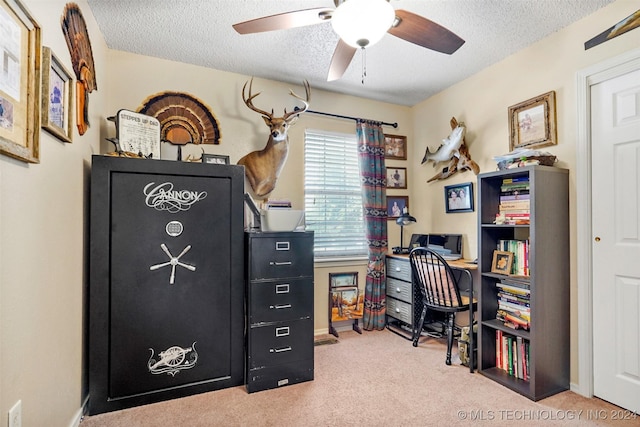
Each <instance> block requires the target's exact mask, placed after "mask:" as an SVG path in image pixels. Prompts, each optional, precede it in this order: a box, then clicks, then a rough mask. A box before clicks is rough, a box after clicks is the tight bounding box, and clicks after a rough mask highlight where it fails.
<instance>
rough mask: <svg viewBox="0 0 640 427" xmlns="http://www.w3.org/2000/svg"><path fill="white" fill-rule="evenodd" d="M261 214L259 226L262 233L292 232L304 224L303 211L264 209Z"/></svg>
mask: <svg viewBox="0 0 640 427" xmlns="http://www.w3.org/2000/svg"><path fill="white" fill-rule="evenodd" d="M261 213H262V215H261V219H260V224H261V226H262V231H264V232H268V231H294V230H295V229H296V228H297V227H298V226H300V225H303V222H304V211H301V210H296V209H266V210H263V211H262V212H261ZM303 228H304V227H303Z"/></svg>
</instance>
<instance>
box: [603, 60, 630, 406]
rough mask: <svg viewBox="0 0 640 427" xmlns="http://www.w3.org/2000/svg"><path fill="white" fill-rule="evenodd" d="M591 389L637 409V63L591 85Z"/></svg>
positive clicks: (605, 397)
mask: <svg viewBox="0 0 640 427" xmlns="http://www.w3.org/2000/svg"><path fill="white" fill-rule="evenodd" d="M591 135H592V142H591V150H592V156H591V159H592V165H591V169H592V172H591V173H592V186H591V188H592V194H591V197H592V199H591V200H592V205H593V206H592V221H593V223H592V230H593V236H592V253H593V266H592V268H593V391H594V395H596V396H598V397H600V398H602V399H604V400H607V401H609V402H612V403H614V404H616V405H618V406H621V407H623V408H625V409H628V410H631V411H634V412H640V212H639V211H640V70H636V71H633V72H629V73H627V74H623V75H621V76H618V77H615V78H611V79H610V80H606V81H603V82H601V83H598V84H595V85H593V86H592V87H591Z"/></svg>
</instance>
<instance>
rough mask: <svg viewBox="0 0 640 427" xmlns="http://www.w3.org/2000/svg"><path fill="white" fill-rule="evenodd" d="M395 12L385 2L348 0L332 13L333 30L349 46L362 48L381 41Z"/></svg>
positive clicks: (383, 0) (382, 0)
mask: <svg viewBox="0 0 640 427" xmlns="http://www.w3.org/2000/svg"><path fill="white" fill-rule="evenodd" d="M394 19H395V12H394V10H393V6H391V5H390V4H389V2H388V1H387V0H348V1H345V2H344V3H341V4H340V6H338V7H337V8H336V10H335V11H334V12H333V16H332V18H331V25H332V26H333V30H334V31H335V32H336V33H337V34H338V35H339V36H340V38H341V39H342V40H343V41H344V42H345V43H347V44H348V45H349V46H352V47H355V48H364V47H369V46H373V45H374V44H376V43H377V42H379V41H380V39H382V37H383V36H384V35H385V34H386V32H387V30H388V29H389V28H390V27H391V25H392V24H393V21H394Z"/></svg>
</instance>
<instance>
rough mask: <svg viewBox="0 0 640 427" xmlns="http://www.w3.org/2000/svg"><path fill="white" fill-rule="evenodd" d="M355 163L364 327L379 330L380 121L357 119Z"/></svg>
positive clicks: (382, 252) (383, 199) (383, 224)
mask: <svg viewBox="0 0 640 427" xmlns="http://www.w3.org/2000/svg"><path fill="white" fill-rule="evenodd" d="M356 132H357V135H358V163H359V165H360V179H361V181H362V198H363V200H362V203H363V209H364V220H365V230H366V235H367V236H366V237H367V243H368V245H369V262H368V266H367V281H366V285H365V293H364V316H363V323H364V324H363V327H364V329H365V330H367V331H371V330H376V329H377V330H382V329H384V327H385V314H386V301H385V295H386V277H385V265H384V263H385V256H386V253H387V190H386V187H387V182H386V181H387V171H386V168H385V165H384V133H383V132H382V125H381V123H376V122H368V121H364V120H358V124H357V129H356Z"/></svg>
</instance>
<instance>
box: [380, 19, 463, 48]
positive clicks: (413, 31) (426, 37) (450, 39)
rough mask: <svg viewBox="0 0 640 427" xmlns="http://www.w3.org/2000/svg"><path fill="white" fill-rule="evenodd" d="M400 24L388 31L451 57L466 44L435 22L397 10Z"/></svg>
mask: <svg viewBox="0 0 640 427" xmlns="http://www.w3.org/2000/svg"><path fill="white" fill-rule="evenodd" d="M396 18H397V19H400V23H399V24H398V25H397V26H395V27H391V28H390V29H389V31H388V33H389V34H392V35H394V36H396V37H399V38H401V39H403V40H406V41H408V42H411V43H414V44H417V45H418V46H422V47H426V48H427V49H431V50H435V51H438V52H442V53H447V54H449V55H451V54H452V53H453V52H455V51H456V50H458V49H459V48H460V46H462V45H463V44H464V40H462V39H461V38H460V37H458V36H457V35H455V34H454V33H452V32H451V31H449V30H447V29H446V28H444V27H443V26H441V25H439V24H436V23H435V22H433V21H430V20H428V19H427V18H423V17H422V16H420V15H416V14H415V13H411V12H407V11H406V10H396Z"/></svg>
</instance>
